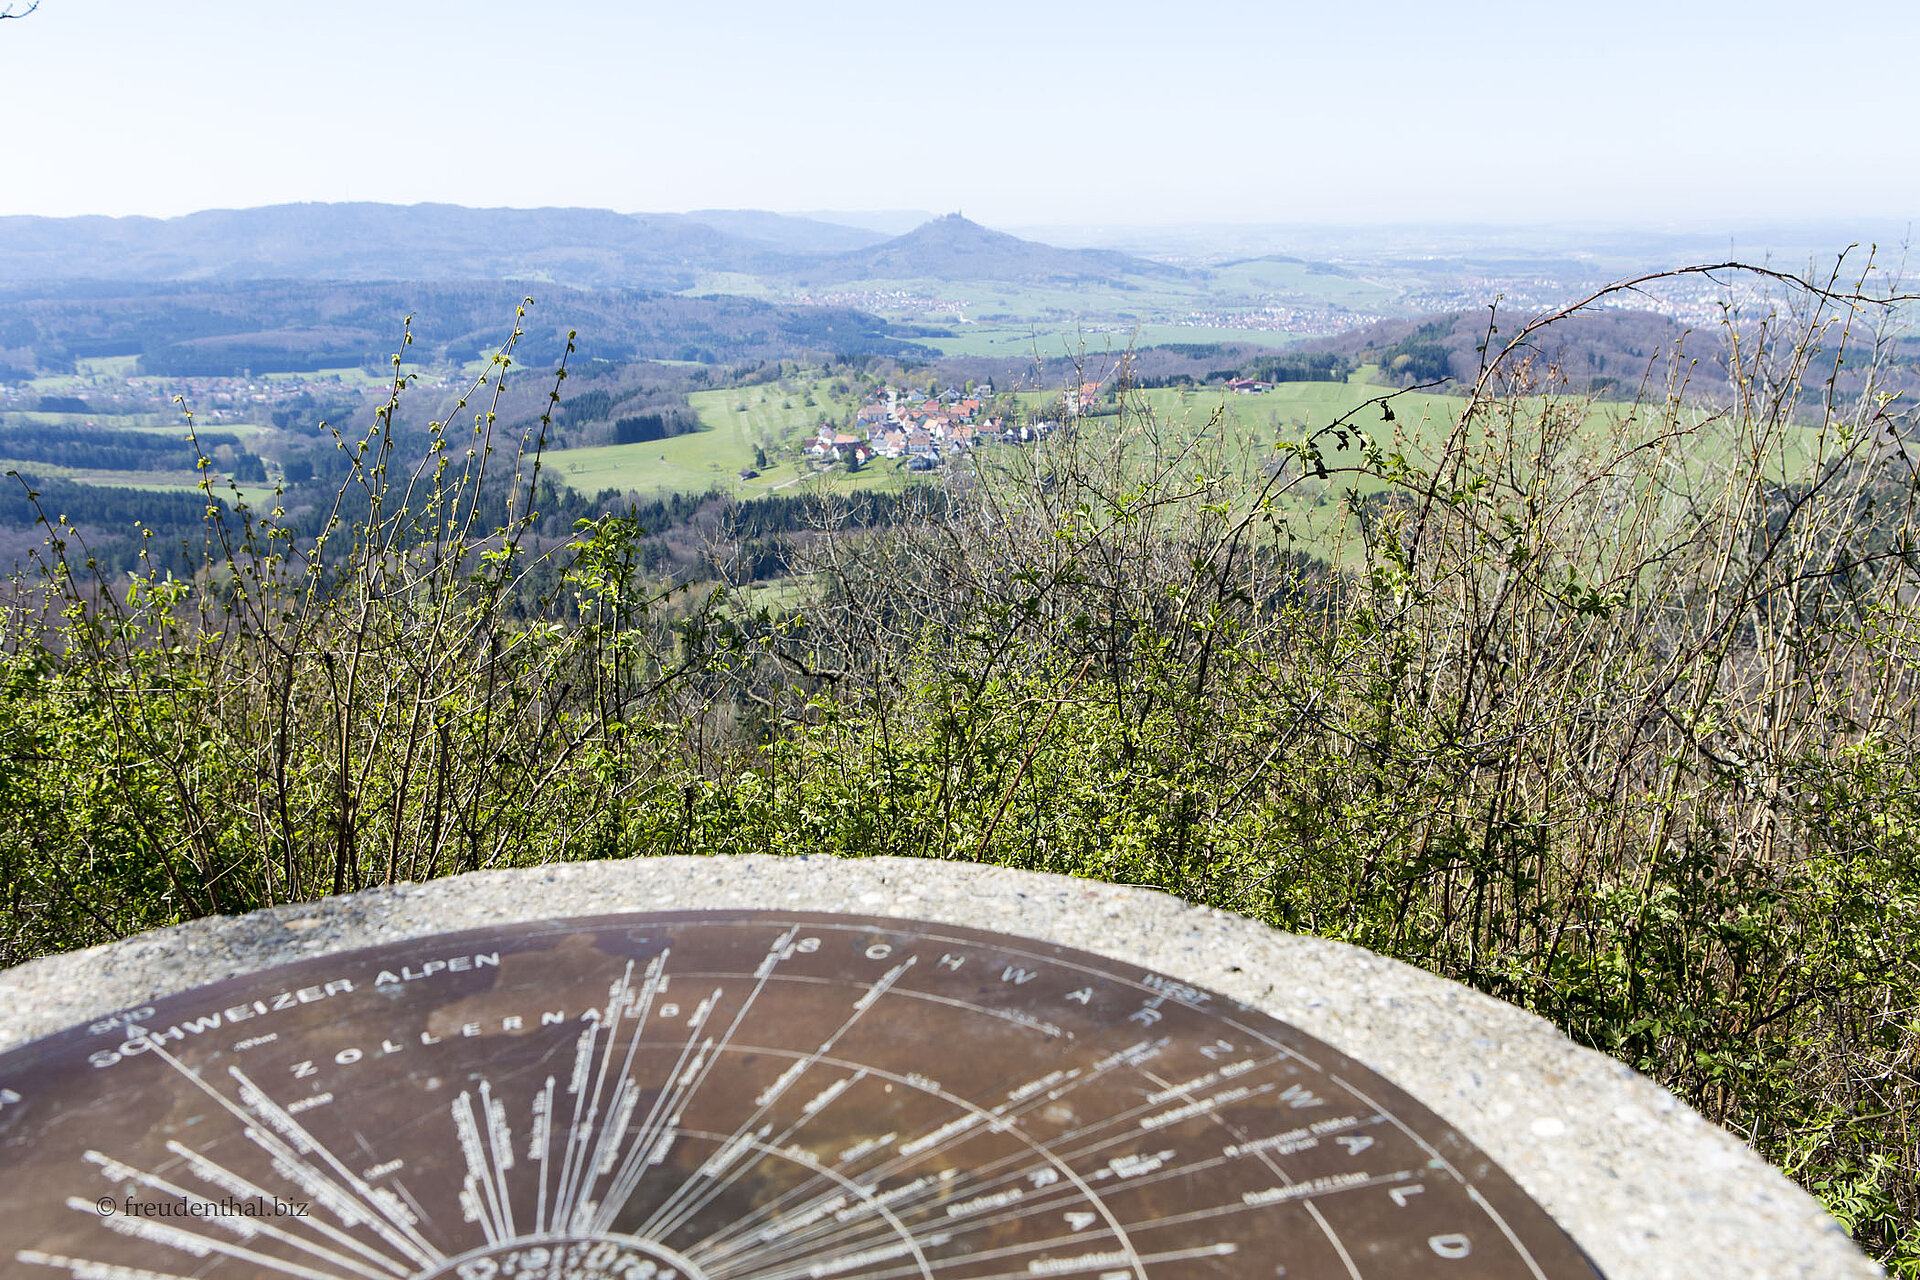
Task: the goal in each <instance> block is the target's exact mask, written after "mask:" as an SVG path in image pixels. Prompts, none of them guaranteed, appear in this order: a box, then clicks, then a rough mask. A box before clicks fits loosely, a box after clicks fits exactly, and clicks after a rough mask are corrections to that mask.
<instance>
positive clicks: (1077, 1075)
mask: <svg viewBox="0 0 1920 1280" xmlns="http://www.w3.org/2000/svg"><path fill="white" fill-rule="evenodd" d="M1169 1042H1170V1041H1169V1039H1168V1038H1167V1037H1164V1036H1163V1037H1160V1038H1159V1039H1157V1040H1143V1041H1139V1042H1138V1043H1136V1044H1133V1045H1130V1046H1128V1047H1127V1048H1125V1049H1121V1050H1117V1051H1115V1052H1113V1053H1110V1054H1107V1055H1105V1056H1104V1057H1102V1058H1100V1059H1098V1060H1097V1061H1095V1063H1094V1064H1093V1066H1092V1067H1091V1068H1090V1069H1088V1070H1086V1071H1084V1072H1083V1071H1082V1070H1081V1069H1080V1068H1075V1069H1074V1070H1073V1071H1072V1072H1071V1073H1068V1074H1067V1076H1066V1078H1065V1080H1064V1082H1063V1087H1061V1088H1059V1089H1054V1090H1048V1089H1045V1088H1041V1089H1035V1090H1033V1091H1032V1092H1030V1093H1024V1096H1022V1095H1023V1091H1025V1090H1027V1089H1029V1088H1030V1086H1032V1085H1033V1084H1034V1083H1035V1082H1033V1081H1027V1082H1025V1083H1023V1084H1020V1085H1017V1086H1015V1087H1014V1088H1013V1089H1011V1090H1009V1091H1008V1100H1007V1101H1006V1102H1003V1103H1001V1104H1000V1105H999V1106H997V1107H995V1108H994V1109H993V1111H992V1113H991V1114H992V1115H993V1116H995V1117H998V1118H1000V1119H1001V1120H1003V1121H1005V1120H1007V1119H1010V1118H1012V1119H1017V1118H1018V1117H1020V1116H1022V1115H1024V1114H1026V1113H1027V1112H1028V1111H1030V1110H1032V1109H1034V1108H1036V1107H1038V1106H1040V1105H1041V1104H1042V1103H1046V1102H1053V1101H1057V1100H1058V1099H1059V1098H1061V1097H1064V1096H1066V1095H1067V1094H1070V1093H1072V1092H1074V1091H1075V1090H1078V1089H1080V1088H1082V1087H1084V1086H1086V1085H1088V1084H1091V1083H1093V1082H1094V1081H1096V1080H1099V1079H1101V1078H1103V1077H1104V1076H1106V1075H1107V1074H1109V1073H1111V1072H1113V1071H1116V1070H1118V1069H1119V1068H1120V1067H1122V1066H1136V1067H1137V1066H1138V1065H1139V1063H1140V1062H1142V1061H1146V1060H1149V1059H1150V1058H1151V1057H1152V1056H1153V1055H1155V1054H1157V1053H1158V1052H1159V1051H1160V1050H1161V1049H1162V1048H1164V1047H1165V1046H1166V1045H1167V1044H1168V1043H1169ZM757 1051H760V1052H774V1051H772V1050H757ZM829 1061H832V1060H831V1059H829ZM834 1065H836V1066H849V1067H851V1066H853V1065H855V1064H851V1063H840V1062H835V1063H834ZM861 1069H862V1070H867V1069H868V1068H861ZM872 1071H873V1073H874V1074H877V1075H880V1076H883V1077H885V1078H888V1079H891V1080H893V1081H895V1082H896V1083H910V1082H908V1081H907V1080H906V1078H905V1077H904V1076H898V1075H895V1074H893V1073H891V1072H886V1071H882V1070H880V1069H878V1068H873V1069H872ZM913 1087H916V1088H918V1087H920V1086H913ZM933 1092H934V1094H935V1096H936V1097H940V1098H942V1099H943V1100H945V1101H949V1102H952V1101H954V1100H955V1099H954V1098H953V1096H952V1095H949V1094H946V1093H945V1092H944V1091H937V1090H936V1091H933ZM1142 1109H1143V1110H1144V1109H1146V1108H1142ZM937 1127H938V1126H936V1129H937ZM976 1127H977V1126H969V1127H968V1129H967V1130H966V1131H965V1132H963V1133H961V1134H958V1135H956V1136H955V1137H953V1138H951V1139H949V1140H948V1141H946V1142H943V1143H939V1144H937V1145H935V1146H934V1147H932V1148H930V1149H924V1150H921V1151H917V1152H916V1153H914V1154H913V1155H911V1156H895V1157H894V1158H892V1159H890V1160H885V1161H882V1162H881V1163H880V1164H878V1165H876V1166H874V1168H872V1169H870V1170H868V1171H867V1174H866V1176H867V1177H868V1178H869V1179H872V1180H878V1179H881V1178H885V1177H887V1176H889V1175H891V1174H893V1173H896V1172H899V1171H901V1170H903V1169H907V1168H911V1167H912V1166H913V1165H914V1164H916V1163H918V1162H920V1161H921V1159H922V1157H925V1156H936V1155H940V1154H942V1153H943V1152H945V1151H946V1150H948V1149H949V1148H951V1147H953V1146H956V1145H958V1144H959V1143H961V1142H964V1141H966V1140H967V1139H968V1138H970V1137H972V1136H973V1130H974V1128H976ZM923 1136H924V1135H923ZM1019 1136H1020V1137H1021V1139H1022V1141H1024V1142H1025V1143H1026V1144H1027V1149H1026V1150H1022V1151H1018V1152H1015V1153H1014V1154H1012V1155H1009V1156H1003V1157H1001V1158H1000V1159H998V1160H994V1161H992V1162H990V1163H988V1164H986V1165H983V1166H980V1167H978V1168H976V1169H974V1170H973V1171H972V1172H973V1177H974V1181H973V1183H972V1184H971V1187H970V1189H973V1190H978V1191H987V1190H991V1189H992V1188H994V1187H996V1186H1002V1185H1006V1184H1009V1183H1014V1182H1018V1181H1019V1180H1021V1179H1022V1178H1024V1177H1026V1176H1027V1173H1028V1169H1027V1166H1026V1161H1027V1160H1028V1159H1029V1158H1030V1156H1031V1155H1032V1154H1033V1153H1035V1152H1038V1153H1039V1154H1040V1155H1041V1156H1042V1157H1043V1163H1044V1162H1056V1161H1059V1160H1064V1159H1071V1158H1074V1157H1073V1156H1056V1155H1055V1154H1054V1153H1053V1149H1052V1147H1051V1146H1050V1145H1048V1144H1042V1143H1039V1142H1036V1141H1034V1140H1033V1139H1031V1138H1026V1137H1025V1136H1024V1135H1019ZM1130 1136H1131V1134H1130V1133H1123V1134H1121V1135H1119V1137H1117V1138H1115V1139H1113V1140H1112V1141H1113V1142H1119V1141H1124V1140H1126V1139H1127V1138H1128V1137H1130ZM912 1141H914V1140H912V1139H909V1141H908V1143H907V1144H902V1145H911V1143H912ZM1105 1145H1111V1142H1110V1143H1108V1144H1105ZM1094 1149H1096V1150H1097V1149H1098V1148H1097V1147H1096V1148H1094ZM1009 1166H1012V1168H1011V1171H1010V1172H1008V1173H1006V1174H1003V1175H1001V1176H999V1177H997V1178H995V1179H993V1180H991V1181H985V1180H981V1179H980V1176H979V1175H980V1174H982V1173H983V1172H987V1171H990V1170H994V1169H1001V1168H1007V1167H1009ZM817 1182H818V1179H817V1178H815V1179H809V1180H808V1181H806V1182H803V1183H801V1184H799V1185H798V1186H795V1187H792V1188H790V1189H789V1190H787V1191H786V1192H784V1193H782V1194H781V1195H780V1196H778V1197H776V1198H775V1199H774V1200H773V1201H771V1202H769V1203H768V1204H765V1205H762V1206H760V1207H758V1208H756V1209H755V1210H754V1211H753V1212H752V1213H750V1214H747V1215H746V1216H745V1217H743V1218H741V1219H739V1220H738V1221H735V1222H730V1223H728V1224H726V1225H725V1226H723V1227H722V1228H721V1229H720V1230H718V1231H716V1232H714V1233H713V1234H712V1235H709V1236H707V1237H705V1238H704V1239H703V1240H701V1241H698V1242H697V1243H696V1244H695V1245H693V1246H690V1247H689V1250H688V1252H689V1253H691V1252H692V1250H693V1249H695V1248H700V1247H702V1246H710V1250H709V1251H710V1252H711V1253H713V1254H715V1255H718V1256H720V1257H725V1256H728V1255H730V1254H732V1253H736V1252H738V1251H739V1250H740V1249H742V1248H750V1247H752V1245H753V1244H754V1242H755V1240H754V1237H749V1236H746V1235H745V1233H746V1232H747V1231H749V1230H752V1229H753V1228H754V1227H755V1226H757V1224H758V1223H759V1222H761V1221H762V1220H765V1219H768V1218H771V1217H774V1216H778V1215H779V1214H780V1212H781V1206H782V1205H783V1204H785V1203H786V1201H788V1200H789V1199H792V1198H795V1197H804V1196H807V1195H808V1194H809V1193H810V1192H811V1191H812V1188H813V1187H814V1186H815V1184H816V1183H817ZM827 1194H828V1193H826V1192H820V1193H817V1194H814V1195H813V1197H812V1200H811V1202H810V1204H807V1205H805V1206H804V1207H803V1206H796V1207H795V1210H794V1211H795V1212H797V1213H803V1212H810V1211H811V1205H817V1204H818V1203H819V1202H820V1201H821V1200H822V1199H824V1198H825V1197H826V1195H827ZM969 1229H971V1227H969ZM817 1235H818V1232H817V1231H815V1232H812V1233H810V1236H809V1238H812V1237H815V1236H817ZM729 1239H733V1240H737V1241H740V1243H736V1244H731V1245H729V1244H728V1243H727V1241H728V1240H729ZM703 1256H705V1255H704V1254H703Z"/></svg>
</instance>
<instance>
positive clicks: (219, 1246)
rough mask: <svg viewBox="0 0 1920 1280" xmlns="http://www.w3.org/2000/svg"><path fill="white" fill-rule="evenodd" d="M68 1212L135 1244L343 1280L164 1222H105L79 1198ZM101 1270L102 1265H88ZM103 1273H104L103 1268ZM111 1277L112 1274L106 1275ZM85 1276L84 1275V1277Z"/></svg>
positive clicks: (300, 1277)
mask: <svg viewBox="0 0 1920 1280" xmlns="http://www.w3.org/2000/svg"><path fill="white" fill-rule="evenodd" d="M67 1208H69V1209H72V1210H73V1211H74V1212H75V1213H84V1214H86V1215H87V1216H88V1217H90V1218H92V1219H93V1220H94V1221H96V1222H98V1223H99V1224H100V1225H101V1226H103V1227H105V1228H107V1229H108V1230H109V1231H112V1232H114V1233H116V1234H118V1235H123V1236H127V1237H129V1238H131V1239H135V1240H145V1241H146V1242H147V1243H149V1244H157V1245H162V1246H164V1247H166V1248H169V1249H178V1250H179V1251H180V1252H182V1253H187V1254H192V1255H193V1256H194V1257H196V1258H204V1257H206V1256H207V1255H208V1254H209V1253H218V1254H222V1255H224V1256H226V1257H229V1258H238V1259H239V1260H240V1261H242V1262H246V1263H250V1264H252V1265H253V1266H255V1267H259V1268H262V1269H264V1270H267V1271H277V1272H279V1273H280V1274H281V1275H284V1276H294V1277H297V1280H340V1273H339V1272H338V1271H315V1270H314V1269H313V1268H311V1267H305V1266H302V1265H300V1264H299V1263H297V1262H287V1261H285V1260H283V1259H280V1258H272V1257H269V1256H267V1255H266V1254H264V1253H259V1252H257V1251H255V1250H253V1249H248V1248H245V1247H243V1246H241V1245H237V1244H228V1243H227V1242H226V1241H224V1240H221V1239H218V1238H216V1237H214V1236H203V1235H200V1234H198V1233H197V1232H193V1231H188V1230H186V1229H185V1228H183V1227H175V1226H170V1225H168V1224H166V1223H163V1222H149V1221H147V1220H146V1219H143V1218H103V1217H101V1216H100V1210H99V1208H98V1207H97V1206H96V1205H95V1204H94V1202H93V1201H91V1200H82V1199H81V1198H80V1197H79V1196H68V1197H67ZM89 1265H90V1266H91V1267H100V1266H101V1264H99V1263H91V1264H89ZM103 1270H105V1269H104V1268H103ZM105 1273H106V1274H108V1275H111V1274H112V1272H111V1271H110V1270H106V1271H105ZM82 1274H85V1273H82Z"/></svg>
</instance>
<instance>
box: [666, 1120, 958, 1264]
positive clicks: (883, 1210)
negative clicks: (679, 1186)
mask: <svg viewBox="0 0 1920 1280" xmlns="http://www.w3.org/2000/svg"><path fill="white" fill-rule="evenodd" d="M688 1136H690V1137H696V1138H708V1139H711V1140H713V1141H715V1142H719V1141H722V1140H723V1139H722V1135H721V1134H718V1133H708V1132H704V1131H689V1135H688ZM752 1145H753V1146H755V1147H757V1148H759V1149H760V1153H761V1154H762V1155H777V1156H783V1157H784V1158H786V1159H789V1160H792V1161H793V1162H794V1163H795V1164H798V1165H801V1166H803V1167H805V1168H808V1169H811V1170H813V1172H814V1174H815V1175H816V1176H819V1177H824V1178H828V1179H831V1180H833V1181H834V1182H837V1183H839V1184H840V1185H841V1186H842V1187H843V1188H845V1189H846V1190H848V1191H851V1192H853V1193H854V1194H855V1195H858V1196H862V1197H867V1198H871V1196H872V1192H871V1191H869V1190H868V1189H867V1188H866V1187H863V1186H861V1185H860V1184H859V1183H858V1182H856V1181H854V1180H853V1179H852V1178H849V1177H847V1176H846V1175H844V1174H839V1173H835V1172H834V1171H833V1170H831V1169H829V1168H827V1167H826V1166H825V1165H823V1164H821V1163H820V1162H819V1161H818V1160H814V1159H812V1158H811V1157H810V1156H808V1155H807V1154H805V1153H803V1152H797V1151H775V1150H773V1149H772V1148H769V1147H766V1146H764V1145H763V1144H761V1143H757V1142H756V1143H753V1144H752ZM879 1211H880V1214H881V1215H882V1216H883V1217H884V1218H886V1219H887V1221H888V1222H889V1223H890V1224H891V1225H892V1227H893V1229H894V1230H895V1231H896V1232H897V1233H898V1234H899V1236H900V1237H901V1239H902V1241H903V1242H904V1243H905V1244H906V1245H907V1246H908V1251H909V1252H911V1253H912V1254H913V1257H914V1264H915V1268H916V1269H917V1270H918V1272H919V1274H920V1275H921V1276H923V1277H925V1280H933V1269H932V1265H931V1264H930V1263H928V1261H927V1259H926V1255H925V1254H924V1253H923V1252H922V1251H921V1249H920V1243H919V1241H918V1239H916V1238H915V1236H914V1234H913V1232H912V1231H911V1230H909V1229H908V1227H907V1225H906V1224H905V1223H904V1222H902V1221H900V1219H899V1218H898V1217H897V1216H896V1215H895V1214H894V1213H893V1212H892V1210H891V1209H889V1208H888V1207H887V1206H884V1205H882V1206H879ZM644 1238H646V1239H658V1238H659V1237H657V1236H645V1237H644ZM943 1243H944V1241H943ZM679 1252H680V1254H681V1256H682V1257H685V1258H688V1259H689V1260H690V1261H694V1262H699V1260H698V1259H697V1258H694V1257H693V1255H692V1254H691V1253H690V1252H689V1251H688V1250H685V1249H682V1250H680V1251H679ZM699 1265H700V1267H701V1270H702V1271H703V1272H704V1271H707V1270H708V1269H709V1268H707V1266H706V1264H704V1263H700V1264H699ZM900 1274H903V1275H911V1274H913V1272H912V1271H905V1272H901V1273H900ZM750 1275H751V1278H752V1280H769V1277H767V1276H763V1275H762V1274H761V1273H760V1272H759V1271H758V1270H756V1271H753V1272H751V1273H750Z"/></svg>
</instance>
